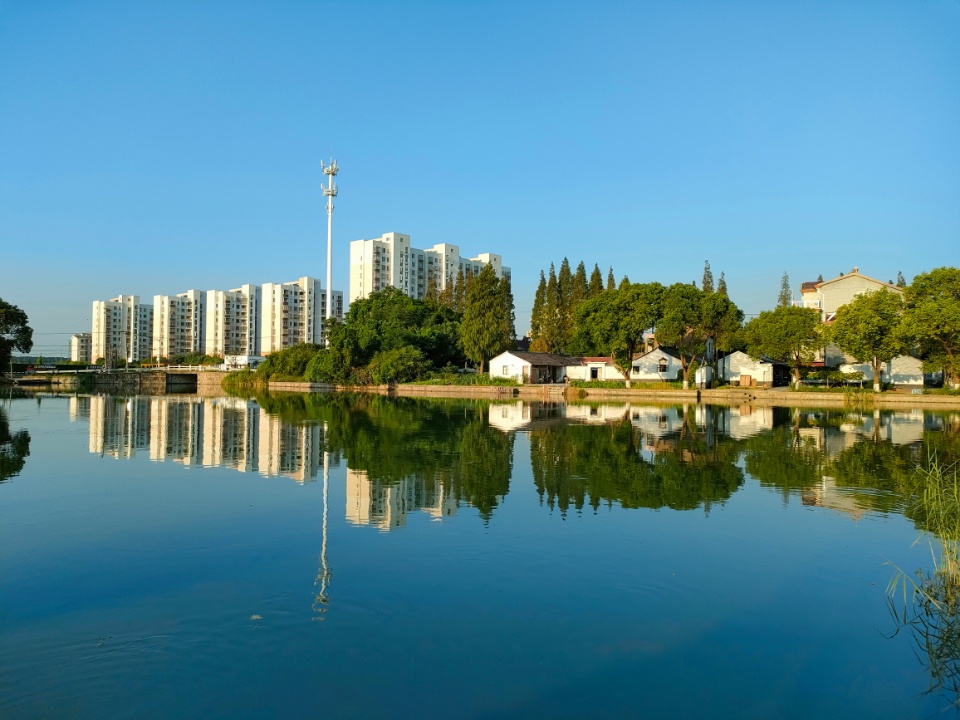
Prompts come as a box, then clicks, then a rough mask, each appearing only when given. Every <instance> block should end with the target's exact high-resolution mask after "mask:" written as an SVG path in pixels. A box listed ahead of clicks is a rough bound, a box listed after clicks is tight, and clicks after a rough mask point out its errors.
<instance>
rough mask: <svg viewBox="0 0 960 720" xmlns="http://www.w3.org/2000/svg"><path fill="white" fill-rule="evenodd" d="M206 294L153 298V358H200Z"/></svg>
mask: <svg viewBox="0 0 960 720" xmlns="http://www.w3.org/2000/svg"><path fill="white" fill-rule="evenodd" d="M206 295H207V294H206V293H204V292H202V291H200V290H187V291H186V292H183V293H180V294H179V295H154V296H153V350H152V352H151V355H152V356H153V357H165V358H170V357H174V356H175V355H188V354H196V355H200V354H202V353H203V351H204V334H205V331H206V324H205V323H206V317H205V309H206V303H207V297H206Z"/></svg>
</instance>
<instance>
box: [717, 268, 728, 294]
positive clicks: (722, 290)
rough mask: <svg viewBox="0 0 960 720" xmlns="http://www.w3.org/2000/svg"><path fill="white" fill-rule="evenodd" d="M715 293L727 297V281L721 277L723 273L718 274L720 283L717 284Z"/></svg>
mask: <svg viewBox="0 0 960 720" xmlns="http://www.w3.org/2000/svg"><path fill="white" fill-rule="evenodd" d="M717 293H718V294H720V295H723V296H724V297H727V279H726V278H725V277H724V276H723V271H721V272H720V281H719V282H718V283H717Z"/></svg>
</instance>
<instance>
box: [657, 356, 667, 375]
mask: <svg viewBox="0 0 960 720" xmlns="http://www.w3.org/2000/svg"><path fill="white" fill-rule="evenodd" d="M666 371H667V360H666V358H660V364H659V365H657V372H662V373H665V372H666Z"/></svg>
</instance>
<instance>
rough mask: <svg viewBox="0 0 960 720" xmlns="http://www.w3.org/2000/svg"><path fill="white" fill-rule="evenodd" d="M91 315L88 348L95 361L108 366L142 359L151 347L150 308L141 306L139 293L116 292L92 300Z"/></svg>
mask: <svg viewBox="0 0 960 720" xmlns="http://www.w3.org/2000/svg"><path fill="white" fill-rule="evenodd" d="M92 313H93V314H92V316H91V318H92V319H91V325H92V328H91V351H90V355H91V358H92V360H93V361H94V362H96V361H97V360H98V359H101V358H102V359H103V360H104V362H105V363H106V364H107V365H108V366H115V365H117V364H123V363H124V362H125V361H126V362H135V361H138V360H144V359H147V358H149V357H150V356H151V352H152V349H153V307H152V306H151V305H142V304H141V303H140V296H139V295H118V296H117V297H115V298H111V299H110V300H94V301H93V309H92Z"/></svg>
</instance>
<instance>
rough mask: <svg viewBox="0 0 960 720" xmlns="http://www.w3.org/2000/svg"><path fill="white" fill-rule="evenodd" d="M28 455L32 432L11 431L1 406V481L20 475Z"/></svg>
mask: <svg viewBox="0 0 960 720" xmlns="http://www.w3.org/2000/svg"><path fill="white" fill-rule="evenodd" d="M25 352H26V351H25ZM28 455H30V433H29V432H27V431H26V430H18V431H17V432H15V433H11V432H10V423H9V421H8V420H7V414H6V411H5V410H4V409H3V408H2V407H0V482H3V481H4V480H6V479H7V478H11V477H13V476H15V475H19V474H20V471H21V470H23V466H24V464H25V463H26V458H27V456H28Z"/></svg>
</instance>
